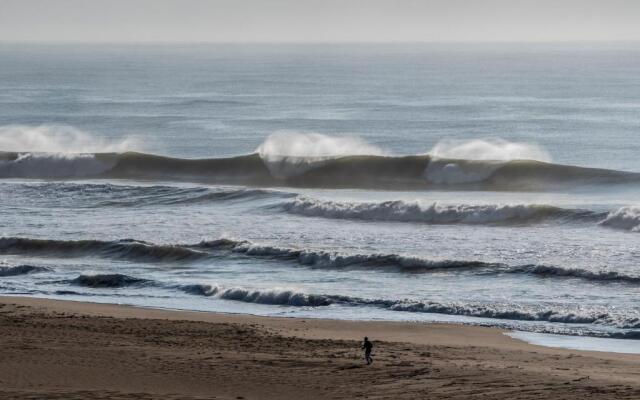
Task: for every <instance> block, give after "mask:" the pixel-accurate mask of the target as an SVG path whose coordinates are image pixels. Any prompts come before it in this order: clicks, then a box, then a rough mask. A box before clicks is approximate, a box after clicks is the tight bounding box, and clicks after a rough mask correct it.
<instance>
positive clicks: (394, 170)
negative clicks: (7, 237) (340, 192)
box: [0, 133, 640, 190]
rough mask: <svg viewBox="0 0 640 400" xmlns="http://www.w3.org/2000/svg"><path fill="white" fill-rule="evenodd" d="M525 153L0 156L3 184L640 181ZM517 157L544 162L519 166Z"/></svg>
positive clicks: (277, 137) (350, 144)
mask: <svg viewBox="0 0 640 400" xmlns="http://www.w3.org/2000/svg"><path fill="white" fill-rule="evenodd" d="M474 146H475V145H474ZM483 146H484V145H483ZM523 146H524V145H522V144H517V143H511V144H510V143H509V142H504V143H503V142H499V143H497V142H496V143H493V144H491V146H490V148H489V149H487V148H486V146H484V147H483V148H482V152H481V154H483V157H481V158H482V159H473V158H477V157H472V155H473V154H475V153H473V152H472V154H471V155H469V154H468V153H469V151H467V150H465V149H466V147H465V146H462V148H461V147H460V146H458V147H454V148H453V149H447V150H446V151H442V149H441V150H439V151H435V150H434V151H435V153H434V154H421V155H407V156H390V155H385V154H384V152H382V151H381V150H380V149H378V148H377V147H375V146H372V145H369V144H367V143H366V142H364V141H362V140H361V139H358V138H354V137H330V136H326V135H321V134H291V133H288V134H283V133H278V134H274V135H272V136H270V137H268V138H267V139H266V140H265V142H264V143H263V144H262V145H261V146H260V147H259V148H258V149H257V150H256V153H254V154H249V155H242V156H237V157H229V158H212V159H180V158H172V157H165V156H159V155H152V154H145V153H137V152H122V153H121V152H112V153H88V152H86V151H83V152H81V153H80V154H51V153H37V152H34V151H37V150H36V149H25V150H23V151H24V152H22V153H21V152H5V153H0V177H3V178H13V177H19V178H59V179H72V178H87V177H90V178H93V179H99V178H108V179H139V180H163V181H170V180H173V181H188V182H203V183H214V184H223V185H252V186H270V187H275V186H278V187H312V188H361V189H379V190H387V189H389V190H425V189H438V188H446V189H467V190H471V189H472V190H538V189H546V188H554V187H567V186H575V185H591V184H621V183H630V182H636V183H637V182H640V174H639V173H631V172H623V171H614V170H606V169H596V168H585V167H577V166H568V165H560V164H553V163H550V162H548V160H547V158H545V157H539V154H538V153H536V152H533V153H531V151H530V150H531V149H529V148H526V146H525V147H523ZM11 148H12V147H9V148H3V147H0V149H2V150H4V151H7V150H8V149H9V150H10V149H11ZM107 148H108V147H107ZM472 148H475V147H473V146H472ZM436 150H437V149H436ZM69 151H73V150H69ZM104 151H108V150H104ZM495 152H497V155H498V156H500V157H497V156H496V155H494V153H495ZM505 154H506V155H507V156H505ZM518 155H519V156H521V157H525V158H526V157H534V156H535V158H538V159H542V161H536V160H532V159H514V157H515V156H518ZM455 157H463V158H455ZM487 157H489V158H487ZM490 158H491V159H490Z"/></svg>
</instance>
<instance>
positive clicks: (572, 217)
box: [281, 197, 606, 225]
mask: <svg viewBox="0 0 640 400" xmlns="http://www.w3.org/2000/svg"><path fill="white" fill-rule="evenodd" d="M281 208H282V209H283V210H284V211H286V212H288V213H291V214H298V215H304V216H308V217H322V218H336V219H357V220H364V221H393V222H416V223H427V224H475V225H485V224H486V225H491V224H495V225H501V224H529V223H536V222H543V221H548V220H549V221H550V220H555V221H585V222H596V221H599V220H602V219H603V218H605V216H606V213H605V214H602V213H596V212H593V211H589V210H578V209H563V208H559V207H553V206H547V205H536V204H531V205H527V204H517V205H508V204H506V205H497V204H488V205H465V204H458V205H447V204H438V203H432V204H423V203H420V202H417V201H415V202H406V201H400V200H397V201H384V202H380V203H357V202H337V201H322V200H316V199H312V198H304V197H298V198H296V199H294V200H292V201H289V202H286V203H284V204H282V205H281Z"/></svg>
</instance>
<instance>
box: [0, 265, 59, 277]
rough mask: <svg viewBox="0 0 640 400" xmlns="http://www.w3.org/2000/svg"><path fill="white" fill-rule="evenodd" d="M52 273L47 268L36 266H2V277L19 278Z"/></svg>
mask: <svg viewBox="0 0 640 400" xmlns="http://www.w3.org/2000/svg"><path fill="white" fill-rule="evenodd" d="M45 271H50V269H49V268H47V267H38V266H34V265H16V266H13V267H6V266H0V276H18V275H27V274H34V273H38V272H45Z"/></svg>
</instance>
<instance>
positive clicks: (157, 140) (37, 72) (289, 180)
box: [0, 43, 640, 344]
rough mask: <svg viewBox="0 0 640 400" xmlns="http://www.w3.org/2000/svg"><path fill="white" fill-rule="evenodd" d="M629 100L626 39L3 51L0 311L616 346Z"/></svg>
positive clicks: (625, 246)
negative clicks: (464, 326) (563, 339)
mask: <svg viewBox="0 0 640 400" xmlns="http://www.w3.org/2000/svg"><path fill="white" fill-rule="evenodd" d="M639 99H640V48H639V47H638V46H637V45H634V44H624V43H623V44H616V43H611V44H556V45H536V44H528V45H524V44H522V45H516V44H501V45H498V44H492V45H490V44H479V45H463V44H448V45H445V44H440V45H436V44H430V45H429V44H423V45H419V44H396V45H375V44H365V45H320V44H318V45H304V46H303V45H177V44H176V45H91V46H89V45H63V44H59V45H25V44H3V45H1V46H0V152H2V153H1V155H0V178H1V180H0V236H1V239H0V292H1V293H2V294H6V295H11V294H13V295H26V296H38V297H48V298H60V299H72V300H82V301H95V302H109V303H120V304H134V305H140V306H150V307H166V308H177V309H189V310H203V311H220V312H234V313H250V314H258V315H274V316H291V317H295V316H301V317H302V316H303V317H321V318H340V319H359V320H373V319H376V320H407V321H442V322H454V323H468V324H481V325H491V326H500V327H506V328H513V329H518V330H521V331H526V332H542V333H553V334H563V335H581V336H592V337H605V338H618V339H637V338H640V299H639V296H638V295H639V294H640V266H639V262H640V236H639V235H640V202H639V201H638V195H640V178H639V177H640V175H639V174H638V173H640V158H639V157H638V154H640V142H639V141H638V139H637V135H638V132H639V131H640V100H639ZM623 342H624V341H623ZM616 343H618V342H616ZM629 343H630V344H631V343H633V342H629Z"/></svg>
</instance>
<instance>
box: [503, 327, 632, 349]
mask: <svg viewBox="0 0 640 400" xmlns="http://www.w3.org/2000/svg"><path fill="white" fill-rule="evenodd" d="M505 334H506V335H507V336H510V337H512V338H514V339H518V340H522V341H525V342H527V343H531V344H535V345H538V346H546V347H556V348H564V349H573V350H583V351H606V352H610V353H627V354H640V340H629V339H609V338H596V337H587V336H569V335H554V334H548V333H536V332H523V331H514V332H508V333H505Z"/></svg>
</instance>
